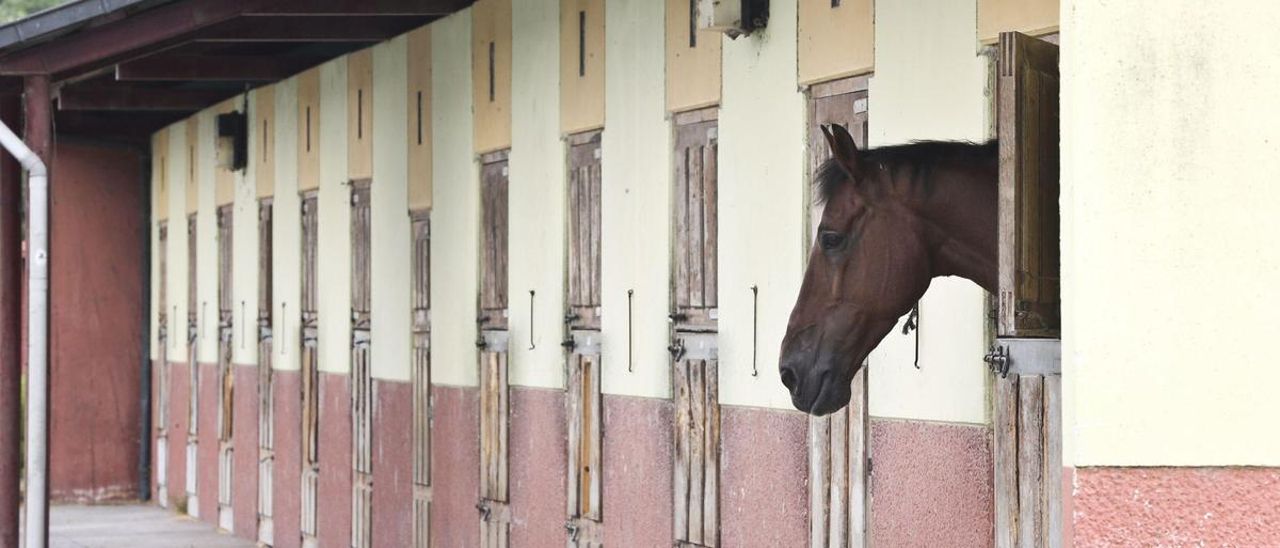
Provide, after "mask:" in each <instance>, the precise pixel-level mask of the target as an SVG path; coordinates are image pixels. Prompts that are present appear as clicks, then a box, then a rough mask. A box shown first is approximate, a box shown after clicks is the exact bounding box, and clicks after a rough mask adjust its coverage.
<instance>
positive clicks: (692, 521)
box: [668, 109, 720, 547]
mask: <svg viewBox="0 0 1280 548" xmlns="http://www.w3.org/2000/svg"><path fill="white" fill-rule="evenodd" d="M717 131H718V126H717V122H716V118H715V111H714V110H713V109H711V110H702V111H695V112H690V113H683V114H678V115H676V149H675V189H674V202H675V203H674V204H673V207H672V212H673V215H674V217H675V218H674V219H673V224H674V226H675V234H674V238H673V250H672V251H673V255H674V257H673V258H672V263H673V266H674V268H673V272H672V278H673V279H672V284H671V285H672V288H673V290H674V294H673V298H672V312H671V320H672V321H671V325H672V328H673V329H672V335H671V340H672V342H671V345H670V347H669V348H668V350H669V351H670V352H671V358H672V374H671V383H672V387H673V388H672V392H673V394H674V398H675V413H676V414H675V432H674V441H675V463H674V482H675V483H674V486H675V489H674V499H675V500H674V516H673V519H674V522H675V544H676V545H677V546H707V547H714V546H719V543H720V520H719V500H720V499H719V483H720V405H719V396H718V393H719V391H718V386H719V373H718V371H719V367H718V366H719V364H718V359H719V358H718V355H717V346H716V345H717V343H716V334H715V331H716V324H717V321H716V319H717V308H716V302H717V295H716V292H717V290H718V284H717V274H716V241H717V239H716V230H717V227H716V219H717V215H716V184H717V171H716V154H717V152H716V148H717V143H718V136H717Z"/></svg>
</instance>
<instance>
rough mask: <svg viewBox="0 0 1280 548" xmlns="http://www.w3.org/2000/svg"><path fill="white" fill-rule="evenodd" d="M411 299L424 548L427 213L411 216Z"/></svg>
mask: <svg viewBox="0 0 1280 548" xmlns="http://www.w3.org/2000/svg"><path fill="white" fill-rule="evenodd" d="M410 218H411V220H412V230H413V240H412V243H411V246H412V248H411V249H410V253H411V261H412V265H413V266H412V268H413V272H411V274H410V276H411V277H410V283H411V286H410V291H409V295H410V299H411V302H412V304H411V314H412V318H413V319H412V321H413V324H412V327H413V335H412V336H413V354H412V360H413V364H412V369H411V370H410V372H409V375H410V379H409V382H410V384H411V385H412V387H413V441H412V443H413V457H412V458H413V546H414V547H415V548H426V546H427V545H428V543H429V539H430V538H431V537H430V516H431V323H430V318H431V224H430V223H431V221H430V216H429V215H428V213H427V212H426V211H414V212H412V213H410Z"/></svg>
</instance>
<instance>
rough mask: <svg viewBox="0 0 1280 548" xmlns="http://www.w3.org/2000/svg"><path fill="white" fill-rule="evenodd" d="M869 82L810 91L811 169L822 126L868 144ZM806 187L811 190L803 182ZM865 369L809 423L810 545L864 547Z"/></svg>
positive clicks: (822, 146)
mask: <svg viewBox="0 0 1280 548" xmlns="http://www.w3.org/2000/svg"><path fill="white" fill-rule="evenodd" d="M867 116H868V112H867V78H866V77H858V78H845V79H842V80H835V81H832V82H827V83H823V84H817V85H814V86H812V87H810V88H809V132H808V147H809V168H810V170H811V171H813V170H816V169H817V168H818V166H820V165H822V163H823V162H825V161H826V160H827V159H828V158H830V157H831V150H830V148H829V147H828V146H827V141H826V139H825V138H824V137H823V135H822V129H821V126H823V125H826V124H839V125H841V126H843V127H844V128H845V129H848V130H849V133H850V134H851V135H853V139H854V142H855V143H857V145H858V147H859V148H866V146H867ZM804 184H805V185H806V188H811V186H812V185H811V184H810V181H809V180H807V179H806V180H805V181H804ZM810 204H811V205H810V208H811V209H810V216H809V221H808V223H809V230H808V234H809V239H808V241H809V242H810V243H812V241H813V237H814V235H815V234H816V232H817V227H818V223H819V222H820V221H821V220H822V206H821V205H820V204H818V203H817V201H816V200H811V201H810ZM867 375H868V372H867V367H866V366H865V365H864V366H863V367H862V369H860V370H859V371H858V374H857V375H855V376H854V378H853V382H852V395H851V397H850V400H849V405H848V406H847V407H845V408H844V409H842V410H840V411H838V412H836V413H835V414H834V415H831V416H827V417H815V418H811V419H810V420H809V545H810V546H811V547H813V548H858V547H862V546H866V545H867V519H868V516H869V515H870V513H869V503H870V492H869V490H868V488H867V477H868V470H867V469H868V466H867V463H868V462H869V461H868V455H867V438H868V435H867V433H868V429H869V424H870V420H869V413H868V411H867Z"/></svg>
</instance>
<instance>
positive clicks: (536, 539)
mask: <svg viewBox="0 0 1280 548" xmlns="http://www.w3.org/2000/svg"><path fill="white" fill-rule="evenodd" d="M510 397H511V426H510V430H509V431H508V436H509V438H508V440H507V441H508V443H509V445H510V453H509V458H508V460H507V462H508V465H509V466H510V467H511V469H510V470H509V472H508V473H509V476H508V477H509V481H510V484H509V487H510V500H511V545H512V546H563V545H564V544H565V542H567V537H566V533H565V528H564V523H565V521H566V519H568V516H567V510H566V506H567V505H568V502H567V501H566V498H565V497H566V493H565V490H566V489H567V486H566V483H565V482H566V478H565V474H566V473H567V470H566V467H567V466H568V462H567V451H568V449H567V448H568V443H569V441H568V437H567V435H568V434H567V424H566V422H565V393H564V391H563V390H549V389H545V388H528V387H519V386H513V387H511V391H510Z"/></svg>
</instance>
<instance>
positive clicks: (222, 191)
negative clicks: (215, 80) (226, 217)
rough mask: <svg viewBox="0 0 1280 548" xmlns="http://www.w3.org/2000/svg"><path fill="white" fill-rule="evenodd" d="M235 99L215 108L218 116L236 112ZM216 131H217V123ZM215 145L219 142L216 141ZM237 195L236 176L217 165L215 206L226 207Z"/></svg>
mask: <svg viewBox="0 0 1280 548" xmlns="http://www.w3.org/2000/svg"><path fill="white" fill-rule="evenodd" d="M235 110H236V103H235V99H228V100H226V101H223V102H221V103H219V104H218V105H217V106H215V107H214V109H213V112H214V114H215V115H217V114H226V113H228V112H235ZM214 128H215V129H214V131H215V132H216V131H217V129H216V128H217V125H216V123H215V126H214ZM214 142H215V143H216V142H217V140H216V139H215V141H214ZM235 194H236V174H235V172H233V171H231V170H230V169H228V168H227V167H225V166H222V165H216V166H214V168H213V200H214V205H219V206H224V205H227V204H229V203H231V202H232V201H234V200H235Z"/></svg>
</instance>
